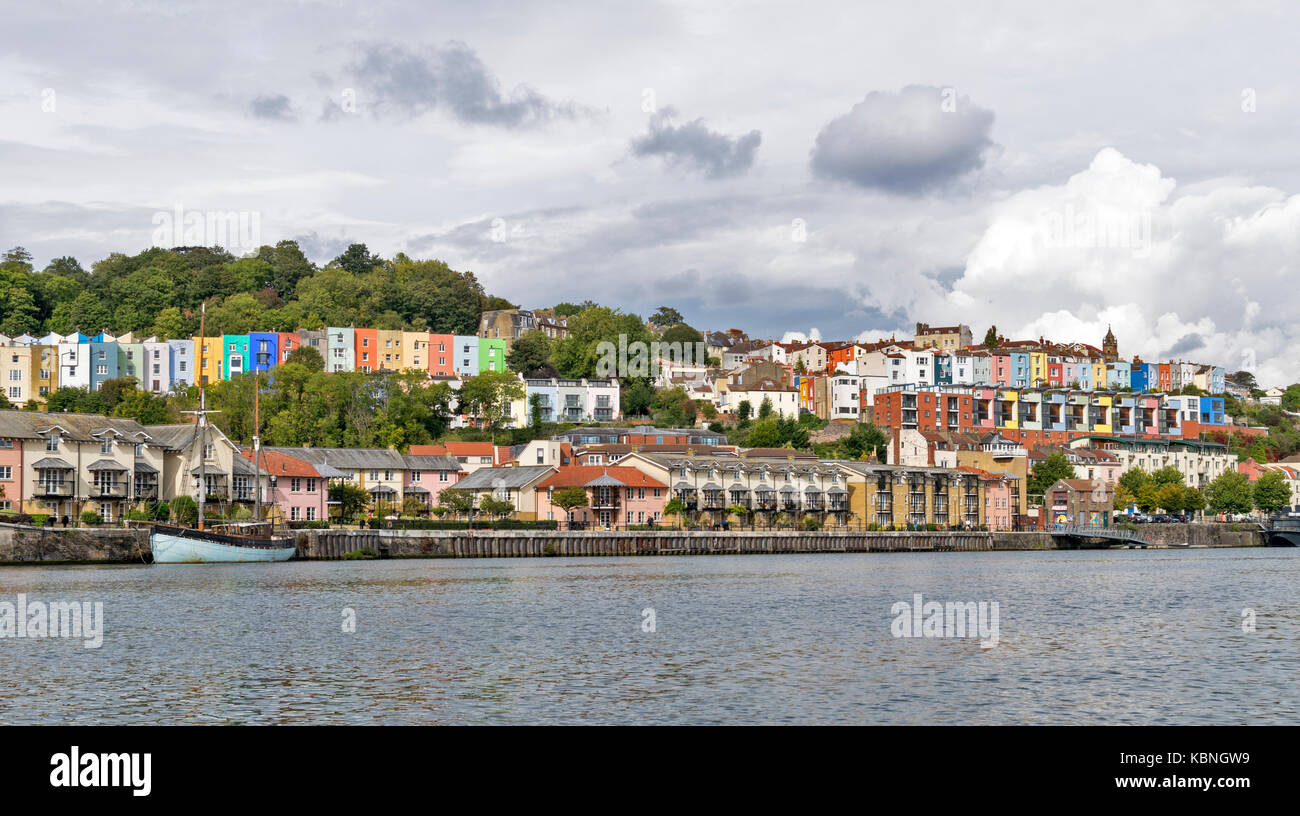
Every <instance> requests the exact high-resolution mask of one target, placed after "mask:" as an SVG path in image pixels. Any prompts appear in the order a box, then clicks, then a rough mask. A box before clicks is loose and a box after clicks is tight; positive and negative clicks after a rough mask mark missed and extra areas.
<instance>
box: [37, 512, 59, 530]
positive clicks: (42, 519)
mask: <svg viewBox="0 0 1300 816" xmlns="http://www.w3.org/2000/svg"><path fill="white" fill-rule="evenodd" d="M53 523H54V522H52V521H50V514H49V513H32V524H35V525H36V526H37V527H44V526H45V525H47V524H53Z"/></svg>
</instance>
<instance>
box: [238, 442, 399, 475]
mask: <svg viewBox="0 0 1300 816" xmlns="http://www.w3.org/2000/svg"><path fill="white" fill-rule="evenodd" d="M262 450H263V451H275V452H276V453H283V454H285V455H287V456H295V457H298V458H300V459H305V460H306V461H308V462H310V463H311V464H312V465H313V466H315V467H316V468H317V470H319V469H320V466H321V465H330V466H332V467H334V468H346V469H350V470H404V469H405V468H406V464H405V462H404V461H403V460H402V455H401V454H400V453H398V452H397V451H395V450H389V449H387V448H287V447H265V448H262Z"/></svg>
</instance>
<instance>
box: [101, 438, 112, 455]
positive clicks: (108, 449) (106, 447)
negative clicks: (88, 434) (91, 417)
mask: <svg viewBox="0 0 1300 816" xmlns="http://www.w3.org/2000/svg"><path fill="white" fill-rule="evenodd" d="M99 452H100V453H104V454H109V453H112V452H113V440H111V439H103V440H101V441H100V443H99Z"/></svg>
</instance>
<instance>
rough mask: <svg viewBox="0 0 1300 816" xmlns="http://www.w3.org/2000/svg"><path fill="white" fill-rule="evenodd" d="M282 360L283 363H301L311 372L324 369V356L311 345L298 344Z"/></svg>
mask: <svg viewBox="0 0 1300 816" xmlns="http://www.w3.org/2000/svg"><path fill="white" fill-rule="evenodd" d="M284 361H285V363H295V364H297V365H301V366H303V367H304V368H306V369H307V370H308V371H312V372H317V371H324V370H325V358H324V357H322V356H321V353H320V351H318V350H317V349H314V348H312V347H311V346H298V348H296V349H294V350H293V351H291V352H289V355H288V356H287V357H285V358H284Z"/></svg>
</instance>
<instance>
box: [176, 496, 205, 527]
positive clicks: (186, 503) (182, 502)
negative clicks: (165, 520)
mask: <svg viewBox="0 0 1300 816" xmlns="http://www.w3.org/2000/svg"><path fill="white" fill-rule="evenodd" d="M198 518H199V506H198V504H197V503H196V502H195V501H194V499H193V498H192V497H190V496H177V497H176V498H174V499H172V500H171V519H172V523H173V524H183V525H187V524H193V523H194V522H195V521H197V520H198Z"/></svg>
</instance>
